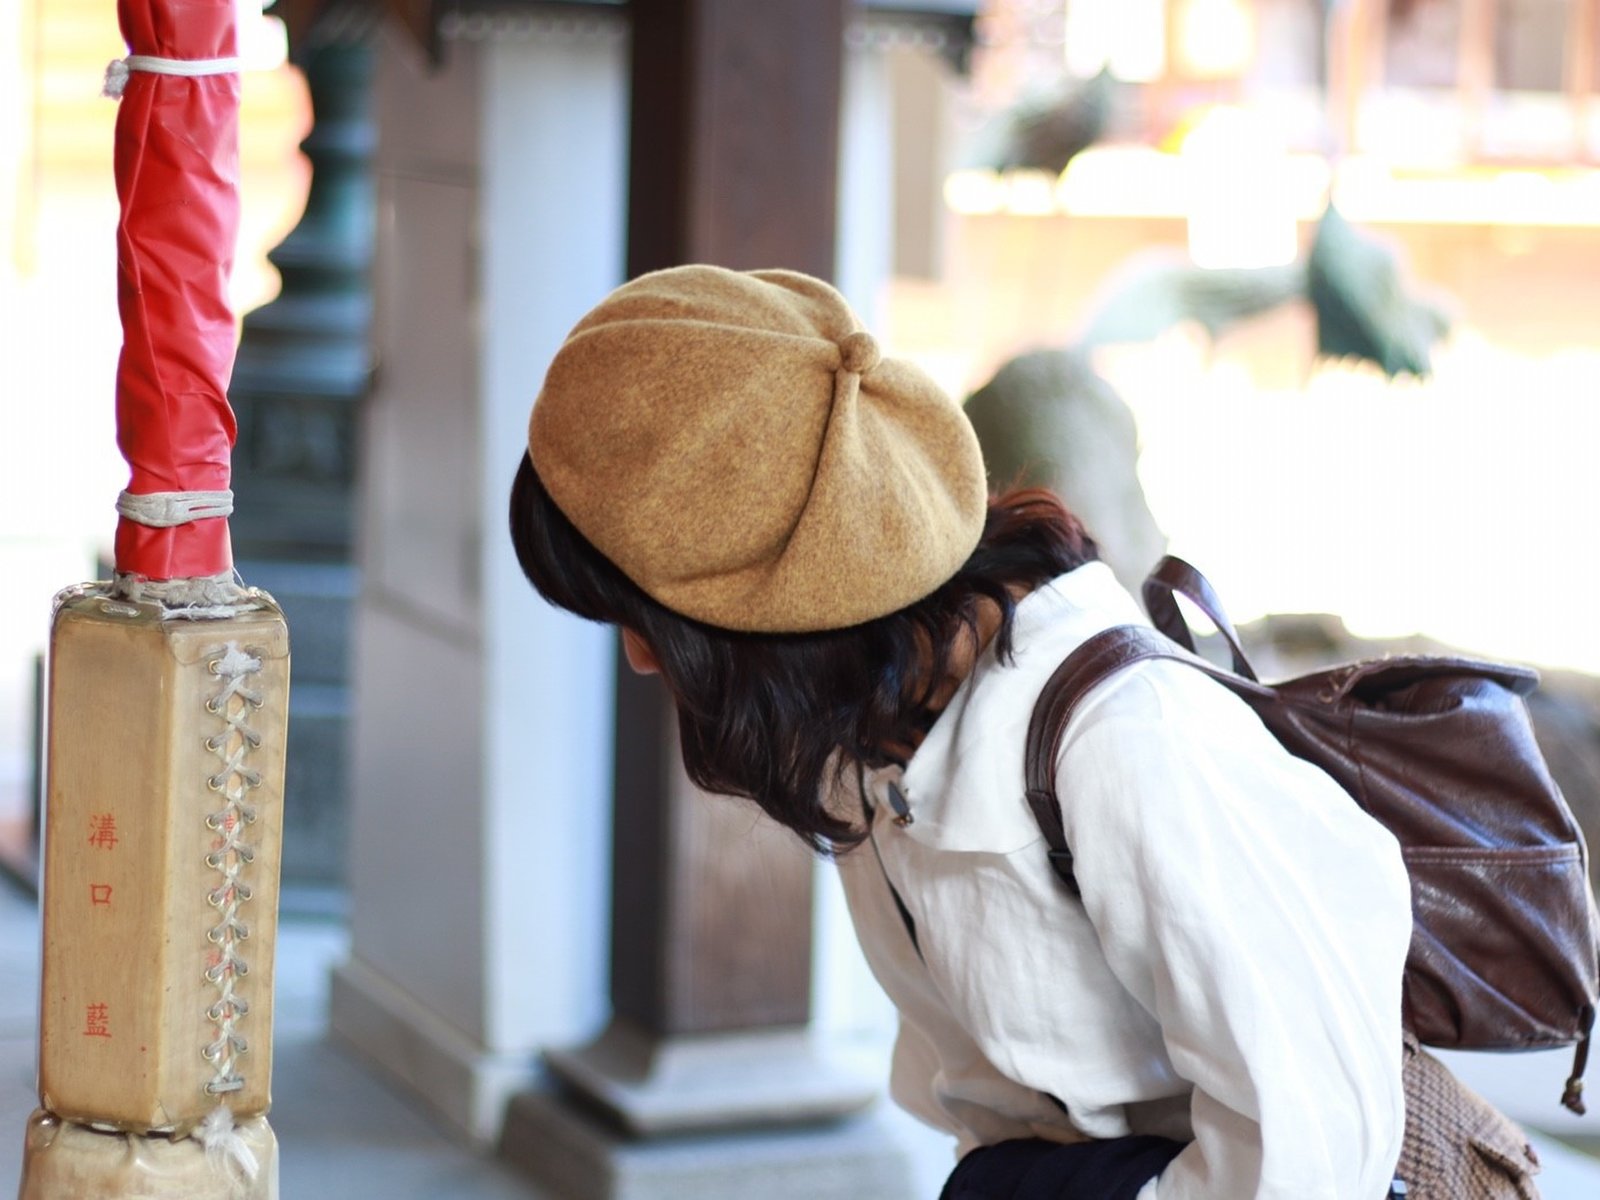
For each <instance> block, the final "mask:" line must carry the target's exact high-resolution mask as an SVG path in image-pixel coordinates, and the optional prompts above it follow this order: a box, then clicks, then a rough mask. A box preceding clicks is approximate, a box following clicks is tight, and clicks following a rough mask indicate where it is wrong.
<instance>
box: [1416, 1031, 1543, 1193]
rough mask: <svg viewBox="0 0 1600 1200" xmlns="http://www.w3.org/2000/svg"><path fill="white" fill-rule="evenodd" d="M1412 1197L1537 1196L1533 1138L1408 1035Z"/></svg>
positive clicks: (1536, 1163) (1537, 1160) (1537, 1168)
mask: <svg viewBox="0 0 1600 1200" xmlns="http://www.w3.org/2000/svg"><path fill="white" fill-rule="evenodd" d="M1403 1053H1404V1055H1405V1088H1406V1132H1405V1144H1404V1146H1403V1148H1402V1149H1401V1152H1400V1165H1399V1166H1398V1167H1396V1168H1395V1174H1396V1176H1398V1177H1399V1178H1400V1179H1401V1180H1403V1181H1404V1182H1405V1184H1406V1189H1407V1190H1406V1200H1538V1197H1539V1191H1538V1189H1537V1188H1536V1187H1534V1185H1533V1176H1534V1175H1535V1174H1536V1173H1537V1172H1538V1170H1539V1159H1538V1156H1537V1155H1535V1154H1534V1152H1533V1147H1532V1146H1530V1145H1528V1139H1527V1138H1526V1137H1524V1136H1523V1133H1522V1131H1521V1130H1520V1129H1518V1128H1517V1127H1516V1125H1515V1124H1513V1123H1512V1122H1511V1121H1510V1120H1509V1119H1507V1118H1506V1117H1505V1116H1503V1115H1502V1114H1501V1113H1500V1112H1498V1111H1497V1110H1496V1109H1494V1108H1493V1107H1492V1106H1491V1105H1490V1104H1489V1103H1488V1102H1487V1101H1486V1100H1484V1099H1482V1098H1481V1097H1479V1096H1478V1095H1477V1094H1475V1093H1474V1092H1472V1091H1470V1090H1469V1089H1468V1088H1467V1087H1465V1086H1464V1085H1463V1084H1462V1083H1461V1082H1460V1081H1459V1080H1457V1079H1456V1077H1455V1076H1454V1075H1452V1074H1451V1073H1450V1072H1449V1070H1448V1069H1447V1068H1446V1067H1445V1065H1444V1064H1443V1063H1441V1062H1440V1061H1439V1060H1438V1059H1436V1058H1434V1057H1433V1056H1432V1055H1431V1054H1429V1053H1427V1051H1425V1050H1423V1049H1422V1048H1421V1047H1420V1046H1419V1045H1418V1044H1417V1041H1416V1039H1415V1038H1413V1037H1412V1036H1411V1035H1410V1034H1406V1035H1405V1049H1404V1051H1403Z"/></svg>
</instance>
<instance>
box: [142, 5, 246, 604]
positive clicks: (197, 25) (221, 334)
mask: <svg viewBox="0 0 1600 1200" xmlns="http://www.w3.org/2000/svg"><path fill="white" fill-rule="evenodd" d="M117 17H118V20H119V22H120V24H121V26H122V36H123V39H124V40H125V41H126V42H127V44H128V48H129V51H130V53H131V54H134V55H150V56H154V57H157V58H165V59H177V60H186V61H196V60H216V59H228V58H232V57H233V56H234V55H235V54H236V53H237V44H238V43H237V34H236V29H235V9H234V3H233V0H119V3H118V5H117ZM115 165H116V180H117V197H118V199H119V201H120V203H121V207H122V216H121V220H120V222H119V224H118V226H117V307H118V310H119V312H120V314H121V317H122V332H123V344H122V356H121V359H120V360H119V362H118V364H117V444H118V446H120V447H121V450H122V454H123V457H124V458H126V459H127V460H128V465H129V467H130V468H131V471H132V475H131V481H130V482H129V484H128V489H127V490H128V491H129V492H131V493H133V494H135V495H148V494H151V493H155V492H192V491H222V490H224V489H226V488H227V487H228V484H229V479H230V475H231V458H232V450H233V443H234V438H235V434H236V426H235V422H234V417H233V410H232V409H231V408H230V407H229V405H228V398H227V389H228V379H229V376H230V375H231V374H232V371H233V356H234V349H235V328H234V319H233V313H232V311H231V310H230V309H229V307H228V295H227V286H228V276H229V274H230V272H231V270H232V267H233V253H234V243H235V240H236V238H237V235H238V230H239V192H238V179H239V76H238V74H237V72H230V73H226V74H208V75H199V76H194V77H188V76H182V75H168V74H158V73H155V72H153V71H146V70H133V71H131V72H130V73H129V74H128V78H127V84H126V87H125V90H124V91H123V95H122V103H121V109H120V111H119V112H118V113H117V128H116V150H115ZM116 565H117V570H118V571H121V572H126V573H129V574H133V575H139V576H143V577H145V578H147V579H153V580H166V579H191V578H199V577H203V576H208V575H220V574H223V573H225V572H227V571H229V570H231V569H232V566H233V552H232V548H231V545H230V543H229V540H228V522H227V519H226V518H225V517H210V518H204V519H201V520H198V521H195V522H193V523H190V524H186V525H176V526H173V527H171V528H164V529H156V528H150V527H148V526H145V525H140V524H138V523H136V522H134V521H130V520H129V519H128V518H126V517H123V518H121V519H120V520H119V522H118V524H117V537H116Z"/></svg>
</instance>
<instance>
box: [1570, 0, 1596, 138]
mask: <svg viewBox="0 0 1600 1200" xmlns="http://www.w3.org/2000/svg"><path fill="white" fill-rule="evenodd" d="M1597 49H1600V0H1571V3H1570V4H1569V5H1568V6H1567V57H1566V77H1567V78H1566V84H1567V101H1568V105H1569V107H1570V108H1571V110H1572V142H1573V157H1574V158H1576V159H1577V160H1578V161H1580V162H1588V161H1590V159H1592V158H1593V151H1592V150H1591V147H1590V134H1589V123H1590V119H1591V114H1592V112H1593V110H1594V90H1595V56H1596V50H1597Z"/></svg>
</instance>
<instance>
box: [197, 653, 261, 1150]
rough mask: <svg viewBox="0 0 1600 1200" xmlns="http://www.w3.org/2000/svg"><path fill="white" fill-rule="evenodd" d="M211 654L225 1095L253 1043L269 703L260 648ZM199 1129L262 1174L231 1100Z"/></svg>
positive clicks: (215, 964) (211, 968)
mask: <svg viewBox="0 0 1600 1200" xmlns="http://www.w3.org/2000/svg"><path fill="white" fill-rule="evenodd" d="M208 653H209V658H210V661H209V662H208V663H207V664H206V669H207V670H208V671H210V672H211V674H212V675H213V676H215V677H216V678H217V680H218V681H219V685H220V686H219V688H218V690H217V691H216V692H215V693H213V694H212V695H211V697H210V698H208V699H207V700H206V711H207V712H208V713H210V714H211V715H212V716H214V717H217V718H219V719H220V720H221V721H222V725H223V727H222V729H221V730H219V731H218V732H217V733H214V734H212V735H211V736H210V737H209V738H207V739H206V749H207V750H209V751H211V752H212V753H213V754H215V755H216V756H217V759H218V763H219V765H218V767H217V770H216V771H215V772H214V773H213V774H212V775H210V776H208V777H207V779H206V786H207V787H208V788H210V789H211V790H212V791H214V792H216V793H217V794H219V795H220V796H221V797H222V807H221V808H220V809H218V810H217V811H215V812H213V813H211V814H209V815H208V816H207V817H206V828H207V829H209V830H211V832H212V834H213V835H215V836H214V837H213V839H212V842H211V851H210V853H208V854H207V855H206V866H208V867H210V868H211V869H212V870H213V871H215V872H217V884H216V886H215V887H213V888H212V889H211V890H210V891H209V892H208V893H207V894H206V902H207V903H208V904H210V905H211V907H212V908H214V909H216V910H217V924H216V925H215V926H214V927H213V928H212V929H211V930H209V931H208V932H207V934H206V940H207V941H209V942H210V943H211V944H212V946H213V949H212V951H211V953H210V955H209V956H208V960H207V966H206V972H205V976H206V981H207V982H208V983H210V984H212V985H213V986H215V988H216V989H217V998H216V1000H215V1001H213V1003H212V1004H211V1006H210V1007H209V1008H207V1009H206V1018H207V1019H208V1020H209V1021H211V1023H212V1024H213V1025H214V1026H216V1038H215V1039H214V1040H213V1041H211V1042H209V1043H207V1045H206V1046H205V1047H204V1049H202V1050H201V1054H202V1055H203V1056H204V1058H205V1060H206V1061H207V1062H208V1063H210V1064H211V1066H212V1070H213V1074H212V1077H211V1080H210V1082H208V1083H207V1084H206V1085H205V1090H206V1093H207V1094H208V1095H212V1096H219V1097H220V1096H223V1095H226V1094H227V1093H229V1092H237V1091H240V1090H241V1089H243V1087H244V1085H245V1079H244V1076H243V1074H241V1073H240V1071H239V1056H240V1055H242V1054H244V1053H246V1052H247V1051H248V1050H249V1045H248V1043H247V1042H246V1041H245V1039H244V1037H243V1035H242V1034H240V1032H239V1022H240V1020H241V1019H242V1018H243V1017H244V1016H245V1015H246V1014H247V1013H248V1012H249V1011H250V1005H249V1004H248V1002H246V1000H245V998H244V997H243V996H242V995H240V994H239V981H240V980H241V979H243V978H244V977H245V976H246V975H248V974H249V972H250V966H249V964H248V963H247V962H245V960H244V958H243V957H242V956H241V955H240V953H239V945H240V943H241V942H243V941H244V940H245V939H246V938H248V937H249V936H250V927H249V926H248V925H246V924H245V922H244V920H243V918H242V917H241V916H240V912H239V910H240V908H241V907H242V906H243V905H244V903H245V902H246V901H248V900H249V899H250V887H249V885H248V884H247V883H245V881H244V880H243V879H242V878H240V876H241V875H242V874H243V872H244V869H245V868H246V867H247V866H249V865H250V863H251V862H252V861H254V859H255V851H254V849H253V848H252V847H251V846H250V845H249V844H247V843H246V842H245V841H244V833H245V830H246V828H247V827H248V826H250V825H253V824H254V823H255V820H256V810H255V807H254V806H253V805H251V804H248V803H246V800H245V797H246V796H247V795H248V794H249V792H250V790H251V789H252V788H255V787H259V786H260V784H261V773H260V772H259V771H253V770H251V769H250V768H249V767H248V766H246V765H245V763H246V760H247V759H248V758H249V756H250V752H251V751H252V750H254V749H255V748H256V747H258V746H260V745H261V735H260V734H259V733H257V732H256V731H255V730H254V729H252V728H250V723H249V716H250V714H251V712H253V711H254V710H255V709H258V708H260V707H261V704H262V694H261V692H260V691H259V690H257V689H255V688H253V687H251V686H250V684H251V681H252V678H253V677H254V676H255V675H257V674H259V673H260V671H261V658H260V654H259V652H254V653H252V652H251V651H250V650H248V649H241V648H240V646H239V643H237V642H228V643H226V644H225V645H222V646H217V647H214V648H213V649H212V650H210V651H209V652H208ZM207 1125H209V1126H210V1130H209V1132H208V1131H207ZM196 1136H198V1137H199V1138H200V1140H201V1142H202V1144H204V1145H205V1147H206V1150H207V1154H208V1156H211V1157H213V1158H214V1159H215V1160H217V1161H222V1162H225V1163H227V1164H231V1169H235V1170H237V1171H239V1172H242V1173H243V1174H244V1175H245V1176H246V1177H247V1178H254V1175H255V1171H256V1169H257V1164H256V1162H255V1156H254V1155H252V1154H251V1153H250V1149H249V1147H248V1146H246V1145H245V1144H244V1142H243V1140H242V1139H241V1138H240V1137H239V1135H238V1133H237V1132H236V1131H235V1130H234V1127H233V1115H232V1113H231V1112H229V1111H228V1109H227V1106H226V1105H225V1104H222V1103H220V1102H219V1105H218V1110H217V1111H216V1112H213V1113H212V1114H211V1115H210V1116H209V1117H207V1118H206V1123H205V1124H203V1125H202V1126H201V1128H200V1130H199V1131H197V1134H196ZM208 1139H209V1140H208Z"/></svg>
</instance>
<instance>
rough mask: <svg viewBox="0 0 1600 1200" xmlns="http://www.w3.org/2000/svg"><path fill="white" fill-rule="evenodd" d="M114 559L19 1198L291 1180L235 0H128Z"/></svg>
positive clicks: (84, 652) (249, 1188)
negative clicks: (256, 550) (238, 565)
mask: <svg viewBox="0 0 1600 1200" xmlns="http://www.w3.org/2000/svg"><path fill="white" fill-rule="evenodd" d="M118 14H119V17H120V20H121V23H122V30H123V35H124V37H125V38H126V40H127V43H128V47H129V49H130V51H131V53H130V54H129V56H128V57H127V58H126V59H123V60H121V61H119V62H117V63H114V64H112V67H111V69H110V70H109V71H108V72H107V74H106V85H107V86H106V90H107V91H108V92H109V93H110V94H112V95H116V96H120V97H121V98H122V106H121V109H120V111H119V112H118V114H117V135H116V150H115V156H116V157H115V170H116V181H117V194H118V197H119V199H120V200H121V204H122V216H121V221H120V223H119V225H118V230H117V281H118V307H119V309H120V310H121V315H122V326H123V349H122V358H121V361H120V363H119V364H118V368H117V393H116V411H117V440H118V444H119V445H120V446H121V447H122V452H123V454H124V456H125V457H126V458H127V460H128V464H129V466H130V468H131V470H132V478H131V480H130V482H129V485H128V488H127V490H126V491H124V492H123V494H122V496H121V498H120V499H119V500H118V502H117V511H118V512H119V513H120V514H121V517H122V520H121V522H120V524H119V525H118V527H117V538H116V565H117V572H118V574H117V578H116V579H115V580H113V581H111V583H110V584H109V585H102V584H84V585H81V586H79V587H72V588H68V589H66V590H65V591H63V592H62V593H61V594H60V595H59V596H58V597H57V603H56V609H55V616H54V620H53V623H52V627H51V634H50V659H49V673H48V677H49V699H48V717H47V721H46V728H47V736H46V750H45V791H46V798H45V805H44V809H45V815H46V834H45V839H44V845H45V862H44V896H43V899H44V905H43V908H44V936H43V938H42V939H41V945H42V955H41V958H42V964H41V976H42V983H41V988H40V1007H39V1014H40V1015H39V1073H38V1079H39V1108H38V1110H37V1111H35V1113H34V1114H33V1116H32V1117H31V1118H30V1119H29V1122H28V1130H27V1135H26V1141H25V1143H24V1158H23V1177H22V1184H21V1188H20V1191H19V1200H126V1198H127V1197H131V1196H154V1195H161V1196H170V1197H179V1196H182V1197H186V1198H190V1200H277V1195H278V1184H277V1143H276V1140H275V1139H274V1137H273V1134H272V1129H271V1127H270V1125H269V1124H268V1122H267V1119H266V1113H267V1109H268V1107H269V1105H270V1103H271V1075H272V969H273V959H274V950H275V942H276V933H277V883H278V862H279V857H280V855H281V852H282V844H283V838H282V834H283V767H284V754H285V748H286V745H287V724H288V690H289V632H288V627H287V626H286V624H285V623H284V620H283V614H282V612H281V611H280V610H279V609H278V608H277V606H276V605H275V604H274V603H273V601H272V598H271V597H270V596H267V595H266V594H265V593H263V592H259V591H257V590H255V589H251V588H245V587H243V586H242V585H239V584H236V583H235V582H234V580H233V577H232V566H233V563H232V552H231V549H230V547H229V542H228V522H227V514H228V513H229V512H231V511H232V495H231V493H230V492H229V490H228V484H229V477H230V458H231V453H232V449H233V441H234V433H235V425H234V419H233V412H232V410H231V409H230V408H229V405H228V401H227V385H228V377H229V375H230V373H231V371H232V365H233V356H234V323H233V315H232V313H231V312H230V311H229V307H228V300H227V283H228V275H229V271H230V268H231V266H232V259H233V254H234V242H235V238H236V236H237V232H238V227H239V201H238V192H237V180H238V116H239V92H240V88H239V74H238V72H239V63H238V61H237V59H236V56H235V53H236V52H235V47H236V45H237V38H236V34H235V20H236V17H235V11H234V8H233V0H119V4H118Z"/></svg>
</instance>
